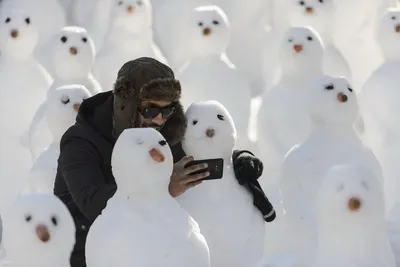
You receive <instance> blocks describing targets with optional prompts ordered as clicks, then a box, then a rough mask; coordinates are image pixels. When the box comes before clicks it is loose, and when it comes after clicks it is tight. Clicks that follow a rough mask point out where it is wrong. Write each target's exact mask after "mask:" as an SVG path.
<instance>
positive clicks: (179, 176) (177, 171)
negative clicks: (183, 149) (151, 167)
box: [168, 156, 210, 197]
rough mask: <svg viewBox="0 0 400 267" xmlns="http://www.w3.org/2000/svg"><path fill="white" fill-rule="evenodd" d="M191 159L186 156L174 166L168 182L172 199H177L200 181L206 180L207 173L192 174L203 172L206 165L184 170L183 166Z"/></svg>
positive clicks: (191, 158)
mask: <svg viewBox="0 0 400 267" xmlns="http://www.w3.org/2000/svg"><path fill="white" fill-rule="evenodd" d="M193 160H194V159H193V157H191V156H186V157H183V158H182V159H181V160H180V161H178V162H177V163H175V164H174V171H173V172H172V175H171V181H170V182H169V188H168V189H169V193H170V194H171V196H172V197H178V196H180V195H182V194H183V193H185V192H186V190H188V189H189V188H191V187H194V186H196V185H198V184H200V183H201V182H202V181H201V179H203V178H206V177H207V176H209V175H210V173H209V172H202V173H199V174H193V175H191V174H192V173H193V172H196V171H199V170H203V169H206V168H207V164H206V163H205V164H197V165H192V166H189V167H187V168H185V165H186V164H188V163H189V162H191V161H193Z"/></svg>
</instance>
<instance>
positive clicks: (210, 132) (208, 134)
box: [206, 129, 215, 138]
mask: <svg viewBox="0 0 400 267" xmlns="http://www.w3.org/2000/svg"><path fill="white" fill-rule="evenodd" d="M206 135H207V137H210V138H211V137H214V135H215V130H214V129H207V131H206Z"/></svg>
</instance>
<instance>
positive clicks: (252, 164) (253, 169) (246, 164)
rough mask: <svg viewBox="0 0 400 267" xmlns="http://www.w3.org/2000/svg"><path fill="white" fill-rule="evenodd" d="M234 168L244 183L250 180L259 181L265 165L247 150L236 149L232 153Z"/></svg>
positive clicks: (238, 178)
mask: <svg viewBox="0 0 400 267" xmlns="http://www.w3.org/2000/svg"><path fill="white" fill-rule="evenodd" d="M232 159H233V169H234V171H235V175H236V179H237V180H238V181H239V184H241V185H244V184H246V183H248V181H257V179H258V178H260V177H261V175H262V173H263V170H264V165H263V163H262V162H261V160H259V159H258V158H256V157H255V156H254V154H253V153H251V152H250V151H247V150H235V151H234V152H233V155H232Z"/></svg>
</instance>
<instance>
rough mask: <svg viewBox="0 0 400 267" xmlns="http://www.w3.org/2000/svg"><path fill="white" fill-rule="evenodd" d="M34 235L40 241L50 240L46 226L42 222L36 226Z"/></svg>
mask: <svg viewBox="0 0 400 267" xmlns="http://www.w3.org/2000/svg"><path fill="white" fill-rule="evenodd" d="M36 235H37V237H38V238H39V240H40V241H42V242H47V241H49V240H50V233H49V230H48V229H47V227H46V226H45V225H43V224H39V225H38V226H37V227H36Z"/></svg>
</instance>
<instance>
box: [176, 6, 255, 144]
mask: <svg viewBox="0 0 400 267" xmlns="http://www.w3.org/2000/svg"><path fill="white" fill-rule="evenodd" d="M185 34H186V35H185V36H188V38H187V41H188V49H189V50H190V52H188V55H189V54H190V56H189V57H188V59H189V61H188V63H187V64H186V65H185V66H184V67H183V68H182V69H181V71H180V72H179V73H178V75H177V76H178V77H179V80H180V82H181V84H182V86H183V87H184V88H185V91H184V93H183V94H182V103H183V105H184V106H185V107H186V108H187V107H188V106H189V105H190V104H192V103H194V102H198V101H207V100H216V101H219V102H220V103H221V104H223V105H224V106H225V107H226V108H227V109H228V110H230V112H231V115H232V117H233V120H234V121H235V124H236V127H237V132H238V140H237V145H238V146H240V147H243V148H247V149H249V148H250V147H251V143H250V140H249V136H248V132H249V119H250V111H251V109H250V108H251V106H250V105H251V90H250V84H249V82H248V81H247V80H246V79H245V77H244V76H242V75H241V73H240V72H239V71H238V70H237V69H236V67H235V66H234V65H232V64H231V63H230V61H229V60H228V59H227V57H226V55H225V49H226V47H227V45H228V44H229V35H230V30H229V22H228V19H227V17H226V15H225V13H224V12H223V11H222V10H221V9H220V8H219V7H217V6H204V7H199V8H196V9H195V10H193V12H192V13H191V17H190V19H189V21H188V22H187V32H185Z"/></svg>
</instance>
